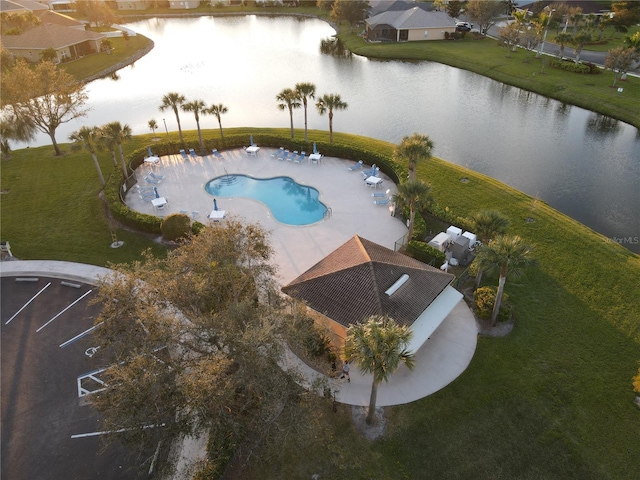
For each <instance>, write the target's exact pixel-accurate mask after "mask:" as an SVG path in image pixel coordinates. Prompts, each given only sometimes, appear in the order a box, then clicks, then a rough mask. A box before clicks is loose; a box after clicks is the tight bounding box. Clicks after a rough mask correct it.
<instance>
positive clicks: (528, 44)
mask: <svg viewBox="0 0 640 480" xmlns="http://www.w3.org/2000/svg"><path fill="white" fill-rule="evenodd" d="M543 31H544V26H543V25H541V24H540V23H537V22H535V23H533V24H532V25H531V26H530V27H529V28H526V29H524V31H523V32H522V35H521V36H520V45H522V46H523V47H524V49H525V50H526V51H527V56H526V57H525V59H524V61H525V63H529V61H530V58H531V51H532V50H533V49H534V48H536V47H537V46H538V45H539V44H540V42H541V41H542V33H543Z"/></svg>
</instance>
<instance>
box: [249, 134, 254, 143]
mask: <svg viewBox="0 0 640 480" xmlns="http://www.w3.org/2000/svg"><path fill="white" fill-rule="evenodd" d="M249 145H251V146H253V135H249Z"/></svg>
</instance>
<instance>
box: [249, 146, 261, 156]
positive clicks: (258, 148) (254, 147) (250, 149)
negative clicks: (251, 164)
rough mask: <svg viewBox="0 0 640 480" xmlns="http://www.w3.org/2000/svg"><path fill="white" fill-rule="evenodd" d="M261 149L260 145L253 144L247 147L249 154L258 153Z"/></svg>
mask: <svg viewBox="0 0 640 480" xmlns="http://www.w3.org/2000/svg"><path fill="white" fill-rule="evenodd" d="M259 150H260V147H258V146H257V145H251V146H250V147H247V153H248V154H249V155H254V156H255V154H256V153H258V151H259Z"/></svg>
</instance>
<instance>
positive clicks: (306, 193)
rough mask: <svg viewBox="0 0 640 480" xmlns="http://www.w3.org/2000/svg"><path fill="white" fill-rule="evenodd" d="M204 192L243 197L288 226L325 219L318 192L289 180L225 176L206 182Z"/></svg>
mask: <svg viewBox="0 0 640 480" xmlns="http://www.w3.org/2000/svg"><path fill="white" fill-rule="evenodd" d="M204 189H205V190H206V191H207V192H208V193H209V194H211V195H213V196H214V197H244V198H252V199H254V200H258V201H260V202H262V203H264V204H265V205H266V206H267V207H268V208H269V210H271V213H272V214H273V217H274V218H275V219H276V220H278V221H279V222H282V223H286V224H287V225H311V224H312V223H316V222H319V221H320V220H322V219H323V218H324V214H325V212H326V211H327V207H326V206H325V205H324V204H323V203H322V202H320V201H319V200H318V190H316V189H315V188H313V187H307V186H306V185H300V184H299V183H297V182H296V181H295V180H293V179H292V178H290V177H275V178H266V179H259V178H252V177H248V176H247V175H235V174H232V175H224V176H222V177H218V178H214V179H213V180H211V181H209V182H208V183H207V184H206V185H205V187H204Z"/></svg>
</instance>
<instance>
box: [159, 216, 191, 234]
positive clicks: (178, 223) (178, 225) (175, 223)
mask: <svg viewBox="0 0 640 480" xmlns="http://www.w3.org/2000/svg"><path fill="white" fill-rule="evenodd" d="M160 231H162V238H164V239H165V240H168V241H175V240H178V239H179V238H185V237H187V236H188V235H189V233H190V232H191V219H190V218H189V217H188V216H187V215H185V214H183V213H174V214H173V215H169V216H168V217H167V218H165V219H164V220H163V221H162V223H161V224H160Z"/></svg>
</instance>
